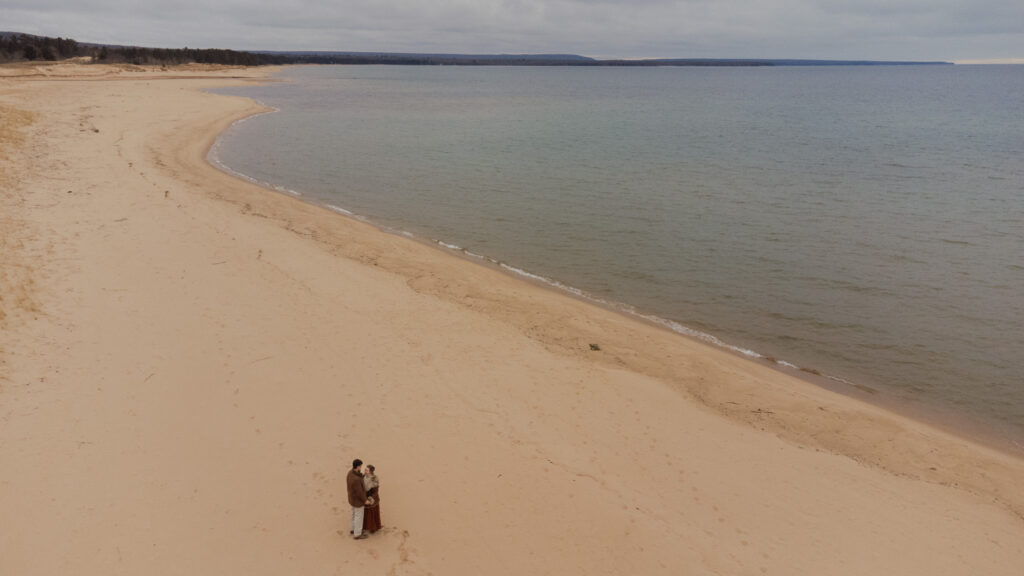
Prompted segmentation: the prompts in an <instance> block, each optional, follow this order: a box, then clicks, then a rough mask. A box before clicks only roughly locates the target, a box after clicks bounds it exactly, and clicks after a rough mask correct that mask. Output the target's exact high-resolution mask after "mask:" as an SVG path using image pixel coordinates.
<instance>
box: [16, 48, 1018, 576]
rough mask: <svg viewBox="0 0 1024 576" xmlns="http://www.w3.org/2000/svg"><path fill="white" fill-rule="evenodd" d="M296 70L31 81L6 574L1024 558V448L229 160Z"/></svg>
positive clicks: (818, 570)
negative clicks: (637, 314)
mask: <svg viewBox="0 0 1024 576" xmlns="http://www.w3.org/2000/svg"><path fill="white" fill-rule="evenodd" d="M12 70H14V71H12ZM25 70H29V71H34V72H33V73H35V74H37V75H35V76H31V77H24V72H25ZM265 72H266V71H265V70H263V71H221V72H214V71H204V70H202V69H200V70H180V69H176V70H173V71H171V72H160V71H149V72H139V71H117V70H113V69H109V68H100V67H88V66H75V65H63V66H54V67H49V68H38V69H36V68H30V67H21V68H18V69H4V72H3V73H0V76H6V78H0V114H2V116H0V138H2V147H0V151H2V152H0V156H2V158H0V163H2V167H3V172H2V174H0V178H2V179H3V183H2V186H3V188H2V189H3V196H2V206H0V249H2V251H0V314H2V315H3V319H2V320H0V322H2V333H0V354H2V362H3V364H2V373H0V519H2V520H0V574H3V575H8V574H10V575H29V574H32V575H34V574H103V575H107V574H150V575H152V574H273V575H280V574H307V575H308V574H355V573H357V572H358V573H361V574H428V573H433V574H437V575H451V574H454V575H460V574H467V575H468V574H528V573H529V574H730V575H732V574H785V575H792V574H814V575H820V574H829V575H836V574H852V575H862V574H927V575H929V576H934V575H938V574H956V575H961V574H986V575H995V574H1012V575H1015V576H1019V575H1020V574H1021V570H1022V567H1024V518H1022V516H1021V513H1022V511H1024V489H1022V488H1021V487H1022V486H1024V463H1022V462H1021V461H1020V460H1017V459H1015V458H1013V457H1010V456H1007V455H1004V454H1002V453H999V452H996V451H994V450H991V449H988V448H985V447H981V446H978V445H975V444H972V443H970V442H968V441H966V440H962V439H959V438H957V437H955V436H952V435H949V434H947V433H945V432H940V431H937V430H935V429H933V428H930V427H928V426H926V425H923V424H920V423H917V422H914V421H911V420H908V419H906V418H903V417H900V416H897V415H894V414H891V413H889V412H886V411H885V410H882V409H880V408H877V407H873V406H870V405H866V404H863V403H861V402H859V401H858V400H855V399H852V398H849V397H846V396H841V395H837V394H834V393H831V392H828V391H826V390H824V389H822V388H819V387H816V386H814V385H812V384H809V383H807V382H804V381H802V380H799V379H797V378H794V377H792V376H790V375H787V374H783V373H781V372H778V371H776V370H773V369H771V368H770V367H767V366H764V365H761V364H757V363H754V362H751V361H748V360H746V359H743V358H740V357H737V356H735V355H732V354H729V353H726V352H724V351H722V350H719V349H715V348H711V347H709V346H707V345H704V344H702V343H699V342H695V341H692V340H690V339H686V338H683V337H680V336H678V335H675V334H672V333H670V332H667V331H665V330H661V329H658V328H656V327H653V326H648V325H645V324H643V323H640V322H637V321H634V320H631V319H628V318H626V317H623V316H620V315H617V314H615V313H613V312H609V311H606V310H602V309H600V308H597V307H595V306H592V305H589V304H586V303H583V302H580V301H577V300H573V299H571V298H569V297H566V296H564V295H562V294H559V293H555V292H553V291H549V290H546V289H543V288H541V287H537V286H533V285H531V284H528V283H525V282H522V281H520V280H517V279H515V278H512V277H510V276H508V275H505V274H502V273H500V272H497V271H494V270H491V269H488V268H485V267H482V266H478V265H475V264H473V263H471V262H467V261H464V260H462V259H460V258H456V257H453V256H451V255H449V254H445V253H443V252H441V251H439V250H435V249H433V248H431V247H428V246H424V245H422V244H419V243H416V242H413V241H410V240H408V239H405V238H401V237H397V236H394V235H388V234H385V233H382V232H379V231H377V230H375V229H374V228H372V227H371V226H368V225H365V224H361V223H359V222H355V221H352V220H349V219H346V218H344V217H341V216H338V215H335V214H332V213H330V212H328V211H326V210H323V209H320V208H317V207H313V206H310V205H307V204H303V203H301V202H298V201H296V200H294V199H291V198H288V197H286V196H284V195H281V194H277V193H274V192H270V191H267V190H264V189H261V188H258V187H256V186H253V185H250V184H248V183H245V182H242V181H240V180H237V179H234V178H232V177H230V176H228V175H226V174H224V173H221V172H219V171H217V170H216V169H214V168H213V167H211V166H209V165H208V164H207V163H206V162H205V161H204V156H205V152H206V150H207V148H208V147H209V146H210V144H211V142H212V141H213V139H214V138H215V136H216V135H217V134H218V133H219V132H221V131H222V130H223V129H224V128H225V127H226V126H227V125H228V124H229V123H230V122H232V121H233V120H234V119H237V118H240V117H243V116H245V115H248V114H251V113H254V112H256V111H258V109H259V108H258V107H257V106H256V105H255V104H254V103H252V102H251V101H248V100H245V99H241V98H232V97H225V96H214V95H209V94H204V93H200V92H199V91H198V90H199V89H202V88H208V87H212V86H223V85H228V84H236V83H240V82H245V81H246V80H243V79H234V80H233V79H227V76H232V75H238V76H249V77H256V76H259V75H261V74H263V73H265ZM83 74H84V75H92V76H95V77H94V78H86V79H83V78H80V76H81V75H83ZM19 75H21V77H19ZM203 76H206V78H204V77H203ZM211 77H213V78H211ZM339 186H344V182H340V183H339ZM591 343H596V344H599V345H600V348H601V350H600V351H592V350H590V346H589V344H591ZM354 457H361V458H362V459H363V460H365V461H367V462H370V463H373V464H375V465H376V466H377V468H378V472H379V475H380V477H381V480H382V488H381V490H382V516H383V520H384V524H385V527H386V528H385V530H384V531H383V533H378V534H376V535H374V536H372V537H371V538H370V539H368V540H365V541H361V542H354V541H352V540H351V539H350V537H349V536H348V516H349V508H348V506H347V504H346V499H345V494H344V490H345V488H344V475H345V472H346V470H347V468H348V465H349V463H350V461H351V459H352V458H354Z"/></svg>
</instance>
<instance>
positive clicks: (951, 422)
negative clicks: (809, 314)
mask: <svg viewBox="0 0 1024 576" xmlns="http://www.w3.org/2000/svg"><path fill="white" fill-rule="evenodd" d="M299 66H307V65H299ZM282 70H283V69H282ZM274 76H275V75H268V79H270V78H272V79H273V80H275V81H287V80H281V79H280V78H274ZM213 93H214V94H216V92H213ZM259 104H260V105H261V106H263V107H264V109H262V110H259V111H256V112H254V113H252V114H251V115H248V116H244V117H241V118H238V119H235V120H234V121H232V123H231V124H230V125H229V126H228V127H227V128H225V130H224V131H223V132H221V133H220V134H218V136H217V138H216V140H215V141H214V142H213V144H212V145H211V146H210V148H209V150H208V151H207V153H206V155H205V157H206V159H207V161H208V162H209V163H210V164H212V165H213V166H214V167H216V168H217V169H219V170H221V171H222V172H225V173H227V174H229V175H231V176H233V177H236V178H239V179H242V180H244V181H246V182H248V183H250V184H254V185H256V186H260V187H262V188H265V189H267V190H269V191H271V192H274V193H279V194H283V195H284V196H285V197H288V198H293V199H295V200H298V201H301V202H304V203H307V204H310V205H312V206H316V207H318V208H322V209H325V210H327V211H329V212H330V213H331V214H333V215H337V216H341V217H343V218H346V219H350V220H355V221H358V222H361V223H364V224H369V225H370V226H373V227H374V228H375V229H376V230H378V231H380V232H382V233H385V234H391V235H395V236H398V237H401V238H405V239H408V240H411V241H415V242H418V243H421V244H423V245H424V246H427V247H429V248H431V249H434V250H439V251H441V252H443V253H445V254H449V255H452V256H455V257H458V258H461V259H464V260H465V261H467V262H470V263H472V264H475V265H479V266H484V267H486V268H489V269H492V270H495V271H498V272H501V273H503V274H505V275H507V276H510V277H512V278H515V279H517V280H519V281H523V282H527V283H530V284H532V285H534V286H537V287H540V288H543V289H546V290H549V291H553V292H555V293H557V294H561V295H564V296H568V297H570V298H573V299H577V300H580V301H582V302H586V303H589V304H591V305H594V306H597V307H599V308H602V309H604V310H607V311H609V312H612V313H615V314H619V315H621V316H624V317H626V318H628V319H630V320H633V321H637V322H641V323H644V324H647V325H649V326H652V327H656V328H658V329H660V330H665V331H668V332H670V333H672V334H675V335H678V336H681V337H683V338H688V339H692V340H695V341H697V342H701V343H704V344H708V345H710V346H713V347H715V348H719V349H721V350H724V351H727V352H729V353H731V354H734V355H736V356H737V357H739V358H744V359H746V360H749V361H752V362H757V363H760V364H763V365H765V366H768V367H770V368H772V369H775V370H777V371H779V372H781V373H782V374H785V375H787V376H789V377H793V378H797V379H800V380H803V381H805V382H807V383H810V384H813V385H816V386H818V387H821V388H824V389H826V390H828V391H831V392H833V393H836V394H840V395H843V396H848V397H851V398H854V399H855V400H858V401H860V402H865V403H868V404H871V405H873V406H876V407H878V408H881V409H883V410H887V411H889V412H892V413H894V414H895V415H897V416H901V417H906V418H910V419H912V420H915V421H918V422H920V423H922V424H925V425H927V426H930V427H934V428H937V429H939V430H942V431H943V432H946V433H948V434H951V435H953V436H958V437H962V438H964V439H967V440H970V441H971V442H976V443H979V444H981V445H983V446H986V447H988V448H991V449H994V450H997V451H999V452H1002V453H1004V454H1006V455H1008V456H1011V457H1015V458H1022V457H1024V437H1021V436H1019V435H1016V436H1015V435H1013V433H1012V431H1011V430H1009V429H1007V428H1005V427H999V426H996V425H992V424H986V423H985V422H982V421H981V420H979V419H978V418H972V417H968V416H966V415H963V414H959V413H957V412H956V411H955V410H954V409H952V408H950V407H948V406H943V405H941V404H939V403H937V402H934V401H932V402H922V401H921V400H920V399H917V400H914V399H910V398H902V399H901V398H899V397H898V392H899V391H898V390H897V389H895V388H892V387H888V386H886V385H885V383H884V382H878V383H864V382H857V381H850V380H847V379H844V378H842V377H838V376H835V375H832V374H829V373H827V372H823V371H820V370H818V369H817V367H815V366H799V365H796V364H793V363H792V362H789V361H787V359H786V358H775V357H773V356H768V355H765V354H763V353H761V352H759V351H757V350H751V349H747V348H744V347H743V346H740V345H737V344H735V343H731V342H728V341H727V340H724V339H722V338H720V337H719V336H718V335H716V334H713V333H709V332H704V331H701V330H697V329H694V328H691V327H689V326H685V325H682V324H679V323H678V322H677V321H675V320H671V319H667V318H662V317H660V316H658V315H656V314H653V313H650V312H649V311H644V310H638V309H637V308H635V307H634V306H632V305H631V304H629V303H624V302H617V301H607V300H604V299H602V298H599V297H596V296H594V295H592V294H590V293H588V292H586V291H584V290H581V289H579V288H576V287H574V286H570V285H567V284H564V283H562V282H561V281H559V280H558V279H555V278H548V277H545V276H540V275H537V274H534V273H532V272H531V271H529V270H523V269H520V268H518V267H516V265H515V264H513V263H507V262H502V261H500V260H496V259H494V258H491V257H490V256H488V255H486V254H476V253H474V252H472V251H469V250H467V249H465V248H463V247H460V246H457V245H452V244H448V243H447V242H446V241H445V239H444V238H432V237H424V236H419V235H416V234H414V233H412V232H409V231H406V230H403V229H399V228H392V227H389V226H386V225H384V224H381V223H379V222H375V221H374V220H373V219H372V218H368V217H365V216H363V215H360V214H356V213H354V212H352V211H350V210H348V209H346V208H345V207H342V206H336V205H334V204H331V203H330V201H328V200H325V199H320V198H316V197H314V196H310V195H308V194H307V193H306V192H305V191H302V190H292V189H290V188H286V187H284V186H280V185H276V184H273V183H270V182H263V181H261V180H259V179H258V178H255V177H253V176H250V175H248V174H244V173H242V172H239V171H237V170H235V169H234V168H232V167H229V166H227V165H226V164H225V163H224V162H223V161H222V160H221V159H220V158H219V156H218V153H217V148H218V147H219V146H220V145H221V144H222V141H223V139H224V138H225V137H227V135H228V132H229V131H230V130H231V129H232V128H233V127H234V126H235V125H237V124H239V123H241V122H246V121H249V120H251V119H253V118H256V117H259V116H263V115H265V114H274V113H279V112H280V110H278V109H276V108H273V107H270V106H267V105H266V104H264V103H262V102H260V103H259Z"/></svg>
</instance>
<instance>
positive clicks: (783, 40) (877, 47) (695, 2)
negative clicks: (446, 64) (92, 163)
mask: <svg viewBox="0 0 1024 576" xmlns="http://www.w3.org/2000/svg"><path fill="white" fill-rule="evenodd" d="M1022 22H1024V2H1019V1H1016V0H1015V1H1007V0H974V1H972V2H966V1H963V0H820V1H812V0H761V1H757V0H631V1H624V0H435V1H432V2H417V1H413V0H382V1H373V0H334V1H327V0H220V1H218V2H216V3H210V2H209V1H208V0H178V1H171V0H168V1H164V2H159V1H154V2H143V1H138V0H135V1H132V0H80V1H70V0H31V1H28V0H0V28H3V29H9V30H16V31H23V32H30V33H37V34H46V35H53V36H57V35H59V36H70V37H74V38H76V39H79V40H83V41H92V42H110V43H124V44H138V45H148V46H167V47H178V46H192V47H222V48H236V49H272V50H288V49H292V50H366V51H409V52H533V53H537V52H572V53H579V54H586V55H592V56H599V57H623V58H632V57H727V58H732V57H749V58H758V57H778V58H844V59H857V58H871V59H929V60H930V59H941V60H954V59H982V58H1009V57H1024V25H1022V24H1021V23H1022Z"/></svg>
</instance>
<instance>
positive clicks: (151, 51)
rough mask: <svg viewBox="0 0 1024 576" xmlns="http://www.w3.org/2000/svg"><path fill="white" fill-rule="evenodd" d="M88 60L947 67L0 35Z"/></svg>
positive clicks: (32, 55)
mask: <svg viewBox="0 0 1024 576" xmlns="http://www.w3.org/2000/svg"><path fill="white" fill-rule="evenodd" d="M83 56H84V57H88V58H90V59H91V60H92V61H93V62H104V63H126V64H136V65H160V66H164V65H170V64H189V63H193V62H196V63H200V64H226V65H229V66H262V65H267V64H402V65H406V66H442V65H449V66H871V65H892V64H915V65H920V64H947V63H946V62H884V61H883V62H879V61H850V60H845V61H844V60H749V59H713V58H689V59H679V58H676V59H648V60H595V59H593V58H587V57H586V56H577V55H575V54H500V55H499V54H401V53H388V52H241V51H238V50H221V49H215V48H204V49H195V48H140V47H137V46H114V45H109V44H107V45H104V44H86V43H82V42H76V41H74V40H72V39H70V38H48V37H45V36H33V35H31V34H17V33H13V32H0V62H12V61H24V60H48V61H55V60H64V59H67V58H78V57H83Z"/></svg>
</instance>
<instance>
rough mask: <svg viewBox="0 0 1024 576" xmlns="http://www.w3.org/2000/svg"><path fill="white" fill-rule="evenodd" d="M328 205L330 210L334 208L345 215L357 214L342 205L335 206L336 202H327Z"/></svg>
mask: <svg viewBox="0 0 1024 576" xmlns="http://www.w3.org/2000/svg"><path fill="white" fill-rule="evenodd" d="M326 206H327V208H328V209H329V210H333V211H334V212H337V213H338V214H344V215H345V216H355V214H353V213H352V212H351V211H349V210H345V209H344V208H342V207H341V206H335V205H334V204H326Z"/></svg>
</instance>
